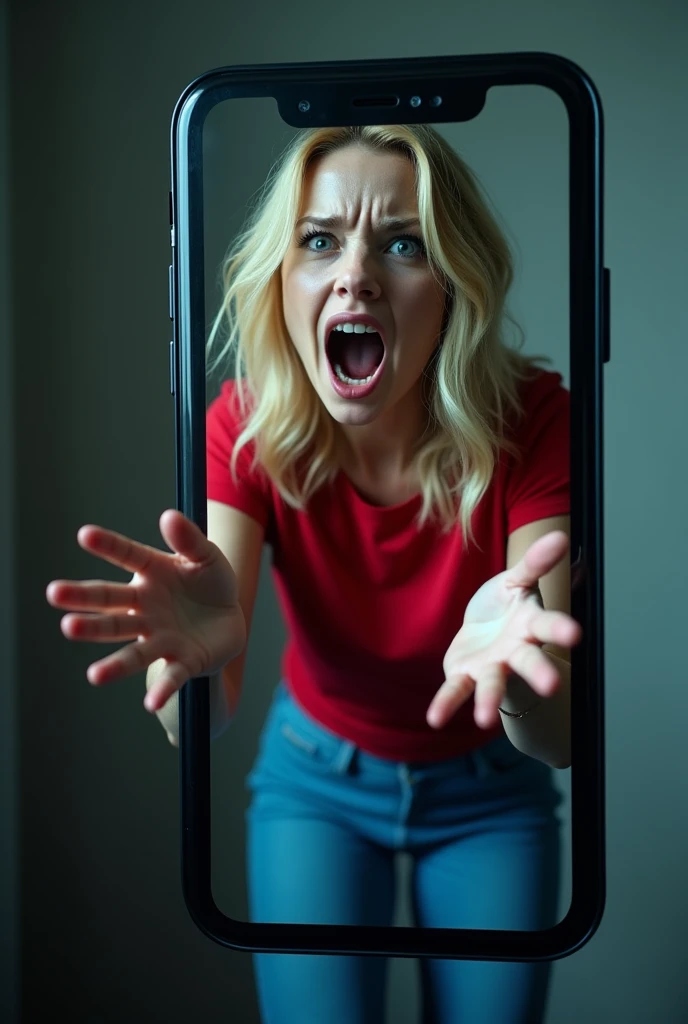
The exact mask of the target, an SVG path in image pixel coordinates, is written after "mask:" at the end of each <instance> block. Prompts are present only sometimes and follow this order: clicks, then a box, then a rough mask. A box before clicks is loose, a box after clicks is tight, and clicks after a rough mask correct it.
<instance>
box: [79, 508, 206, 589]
mask: <svg viewBox="0 0 688 1024" xmlns="http://www.w3.org/2000/svg"><path fill="white" fill-rule="evenodd" d="M159 525H160V533H161V535H162V537H163V539H164V540H165V543H166V544H167V545H168V547H169V548H170V549H171V550H172V551H174V552H176V553H177V554H180V555H182V556H183V557H184V558H187V559H189V560H190V561H192V562H203V561H205V560H206V559H207V558H208V557H209V555H210V554H211V552H212V551H213V550H214V546H213V545H211V544H210V542H209V541H208V539H207V537H206V536H205V534H204V533H203V531H202V530H201V529H199V527H198V526H196V524H195V523H192V522H191V520H190V519H187V518H186V516H185V515H183V514H182V513H181V512H179V511H177V509H167V510H166V511H165V512H163V514H162V515H161V516H160V521H159ZM77 540H78V542H79V545H80V546H81V547H82V548H83V549H84V550H85V551H88V552H89V553H90V554H92V555H97V556H98V557H99V558H102V559H103V560H104V561H106V562H110V564H111V565H117V566H119V568H121V569H125V570H127V571H128V572H131V573H145V572H146V570H147V569H148V568H149V567H150V565H151V563H153V562H155V560H156V559H157V560H159V559H161V558H166V557H167V555H166V553H165V552H164V551H159V550H158V549H157V548H154V547H150V546H149V545H148V544H141V543H140V542H139V541H137V540H132V539H131V537H125V536H124V534H122V533H117V532H116V531H115V530H107V529H105V527H103V526H94V525H92V524H89V525H87V526H82V527H81V529H80V530H79V532H78V533H77Z"/></svg>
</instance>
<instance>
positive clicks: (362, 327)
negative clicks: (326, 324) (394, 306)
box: [335, 322, 377, 334]
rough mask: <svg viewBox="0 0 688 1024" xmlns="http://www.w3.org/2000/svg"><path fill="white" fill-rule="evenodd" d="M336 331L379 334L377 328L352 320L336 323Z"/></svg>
mask: <svg viewBox="0 0 688 1024" xmlns="http://www.w3.org/2000/svg"><path fill="white" fill-rule="evenodd" d="M335 331H344V334H377V331H376V330H375V328H374V327H371V326H370V325H369V324H354V323H351V322H348V323H345V324H336V326H335Z"/></svg>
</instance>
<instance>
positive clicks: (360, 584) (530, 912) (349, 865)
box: [48, 126, 580, 1024]
mask: <svg viewBox="0 0 688 1024" xmlns="http://www.w3.org/2000/svg"><path fill="white" fill-rule="evenodd" d="M511 277H512V269H511V261H510V256H509V251H508V247H507V245H506V242H505V240H504V238H503V236H502V233H501V232H500V230H499V228H498V226H497V224H496V222H495V220H494V218H493V217H492V216H491V214H490V212H489V210H488V207H487V204H486V202H485V201H484V199H483V198H482V196H481V193H480V191H479V188H478V186H477V184H476V182H475V180H474V178H473V176H472V175H471V173H470V171H469V170H468V168H467V167H466V166H465V164H464V163H463V162H462V161H461V160H460V159H459V157H458V156H457V155H456V154H455V153H454V152H453V150H452V149H451V148H450V147H449V146H448V145H447V143H446V142H445V141H443V139H442V138H441V136H440V135H439V134H438V133H436V132H435V131H434V130H433V129H431V128H429V127H409V126H392V127H364V128H335V129H315V130H311V131H308V132H305V133H303V134H301V135H299V136H298V137H297V139H296V140H295V141H294V143H293V144H292V145H291V146H290V148H289V149H288V151H287V152H286V154H285V155H284V157H283V159H282V160H281V161H280V163H279V165H278V166H277V168H276V169H275V171H274V173H273V174H272V175H271V176H270V179H269V180H268V182H267V184H266V187H265V190H264V192H263V194H262V197H261V200H260V202H259V203H258V205H257V207H256V209H255V211H254V213H253V215H252V217H251V220H250V223H249V225H248V227H247V228H246V230H245V231H244V232H243V234H242V236H241V237H240V238H239V239H238V241H237V242H236V244H235V245H234V246H233V249H232V251H231V252H230V254H229V256H228V258H227V261H226V266H225V276H224V281H225V296H224V302H223V306H222V309H221V311H220V315H219V317H218V321H217V323H216V325H215V329H214V331H213V334H212V336H211V339H210V351H211V353H212V352H215V353H216V358H215V366H217V365H218V364H219V365H221V366H223V367H227V366H228V362H229V360H230V358H231V359H232V360H236V365H235V371H234V375H233V376H229V377H228V379H226V380H225V382H224V384H223V386H222V389H221V393H220V395H219V397H218V398H217V399H216V400H215V401H214V402H213V403H212V404H211V406H210V408H209V410H208V413H207V460H208V537H207V539H206V537H204V536H203V534H202V533H201V531H200V530H199V529H198V528H197V527H196V526H195V525H194V524H193V523H191V522H189V521H188V520H187V519H186V518H185V517H184V516H183V515H181V514H180V513H179V512H177V511H174V510H168V511H166V512H164V513H163V515H162V516H161V519H160V529H161V534H162V536H163V538H164V540H165V541H166V543H167V544H168V546H169V547H170V549H171V551H172V553H171V554H170V553H163V552H162V551H158V550H156V549H153V548H150V547H148V546H146V545H143V544H140V543H138V542H136V541H134V540H131V539H129V538H126V537H123V536H121V535H119V534H116V533H113V532H112V531H110V530H106V529H103V528H100V527H97V526H87V527H86V526H85V527H82V529H81V530H80V531H79V535H78V539H79V543H80V544H81V546H82V547H83V548H85V549H86V550H88V551H90V552H91V553H93V554H96V555H99V556H100V557H102V558H103V559H105V560H106V561H109V562H112V563H113V564H115V565H118V566H120V567H122V568H124V569H127V570H129V571H131V572H132V573H133V574H134V575H133V578H132V580H131V582H130V583H129V584H126V585H121V584H112V583H107V582H103V581H90V582H83V583H77V582H67V581H55V582H53V583H51V584H50V586H49V587H48V599H49V600H50V602H51V603H52V604H53V605H54V606H56V607H59V608H63V609H67V610H69V611H71V612H72V614H69V615H66V616H65V617H64V618H63V620H62V629H63V632H64V633H65V635H66V636H68V637H70V638H72V639H85V640H90V641H92V640H103V641H108V642H111V641H112V640H115V639H121V640H122V641H128V642H127V643H126V644H125V646H123V647H122V648H121V649H120V650H118V651H117V652H115V653H113V654H110V655H109V656H108V657H106V658H104V659H103V660H102V661H99V662H96V663H94V664H93V665H91V666H90V668H89V669H88V678H89V680H90V681H91V682H92V683H94V684H96V685H100V684H103V683H108V682H111V681H113V680H116V679H121V678H123V677H125V676H128V675H131V674H133V673H135V672H139V671H141V670H142V669H144V668H145V669H147V670H148V672H147V680H146V684H147V690H148V692H147V696H146V698H145V705H146V707H147V708H148V710H149V711H153V712H155V713H156V714H157V715H158V717H159V719H160V721H161V723H162V724H163V726H164V728H165V730H166V731H167V735H168V738H169V740H170V742H171V743H173V744H176V743H177V738H178V726H177V696H176V695H177V692H178V691H179V689H180V688H181V687H182V686H183V685H184V683H185V682H186V681H187V680H188V679H189V678H191V677H194V676H200V675H210V676H211V718H212V722H211V725H212V730H213V735H217V734H218V733H220V732H221V731H222V730H223V729H224V728H225V727H226V725H227V724H228V723H229V722H230V721H231V719H232V716H233V714H234V713H235V710H236V707H237V703H238V701H239V698H240V694H241V686H242V670H243V664H244V657H245V650H246V639H247V636H248V633H249V630H250V623H251V614H252V609H253V605H254V597H255V593H256V587H257V579H258V569H259V563H260V557H261V550H262V548H263V545H264V544H268V545H270V547H271V548H272V558H273V571H274V579H275V585H276V589H277V593H278V596H279V599H280V601H281V605H282V609H283V614H284V617H285V621H286V624H287V627H288V631H289V641H288V644H287V648H286V650H285V652H284V657H283V669H282V677H283V678H282V681H281V682H280V684H279V685H278V687H277V689H276V693H275V698H274V701H273V705H272V708H271V711H270V714H269V716H268V719H267V722H266V724H265V726H264V729H263V733H262V737H261V743H260V750H259V753H258V757H257V760H256V763H255V765H254V768H253V771H252V773H251V775H250V778H249V785H250V787H251V789H252V791H253V797H252V803H251V807H250V810H249V814H248V865H249V894H250V903H251V914H252V918H253V920H255V921H283V922H291V923H296V922H307V923H324V924H368V925H389V924H391V923H392V918H393V908H394V897H395V892H394V866H395V854H396V853H397V852H398V851H406V852H407V853H409V854H410V855H411V860H412V864H413V871H412V894H411V896H412V903H413V907H414V911H415V916H416V921H417V924H418V925H420V926H425V927H430V928H434V927H450V928H506V929H513V928H518V929H534V928H542V927H547V926H549V925H551V924H553V923H554V921H555V914H556V903H557V892H558V871H559V845H558V844H559V837H558V822H557V816H556V806H557V803H558V795H557V790H556V788H555V787H554V786H553V783H552V768H561V767H566V766H567V765H568V764H569V682H570V668H569V650H570V648H571V647H572V646H573V645H574V644H575V643H577V642H578V640H579V638H580V628H579V626H578V625H577V624H576V622H575V621H574V620H573V619H572V618H571V617H570V615H569V614H568V612H569V560H568V535H569V467H568V450H569V449H568V444H569V441H568V429H569V406H568V394H567V392H566V391H565V390H564V388H563V387H562V385H561V378H560V377H559V375H557V374H554V373H550V372H546V371H544V370H543V369H541V368H539V367H538V366H537V364H536V361H535V360H533V359H528V358H526V357H525V356H524V355H522V354H520V353H519V352H517V351H516V350H515V349H513V348H510V347H509V346H508V345H507V344H506V342H505V340H504V333H503V327H504V321H505V316H506V313H505V299H506V294H507V291H508V289H509V285H510V283H511ZM222 328H227V334H226V336H225V341H224V343H223V342H222V340H221V338H222ZM420 967H421V979H422V993H423V1021H424V1022H425V1024H450V1022H465V1024H516V1022H521V1024H536V1022H537V1021H540V1020H542V1018H543V1014H544V1006H545V999H546V989H547V981H548V976H549V966H548V965H547V964H499V963H473V962H460V961H458V962H457V961H449V960H424V961H421V964H420ZM385 968H386V965H385V961H384V960H382V959H380V958H365V957H361V958H358V957H346V956H342V957H330V956H296V955H265V954H261V955H258V956H257V957H256V969H257V979H258V992H259V998H260V1005H261V1012H262V1015H263V1020H264V1021H265V1022H266V1024H293V1022H295V1021H298V1022H299V1024H322V1022H325V1021H327V1022H328V1024H364V1022H371V1024H380V1022H381V1021H382V1020H383V1019H384V1017H385V1009H384V999H385Z"/></svg>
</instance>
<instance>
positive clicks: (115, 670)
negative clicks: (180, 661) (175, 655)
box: [86, 637, 171, 686]
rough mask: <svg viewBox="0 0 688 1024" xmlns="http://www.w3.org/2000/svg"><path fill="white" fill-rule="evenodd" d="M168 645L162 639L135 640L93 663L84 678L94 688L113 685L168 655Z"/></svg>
mask: <svg viewBox="0 0 688 1024" xmlns="http://www.w3.org/2000/svg"><path fill="white" fill-rule="evenodd" d="M170 646H171V645H170V644H169V643H168V644H164V642H163V638H162V637H156V639H155V640H137V641H136V642H135V643H132V644H128V645H127V646H126V647H122V648H120V650H118V651H114V652H113V653H112V654H109V655H108V656H107V657H106V658H102V659H101V660H100V661H94V662H93V664H92V665H89V667H88V669H87V670H86V678H87V679H88V681H89V683H92V684H93V685H94V686H103V685H105V684H106V683H113V682H115V680H117V679H124V678H126V677H127V676H133V675H135V674H136V673H137V672H143V671H144V669H147V668H148V666H149V665H150V664H151V662H152V661H156V660H157V659H158V658H161V657H164V655H165V653H169V649H170Z"/></svg>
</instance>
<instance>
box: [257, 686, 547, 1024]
mask: <svg viewBox="0 0 688 1024" xmlns="http://www.w3.org/2000/svg"><path fill="white" fill-rule="evenodd" d="M551 776H552V772H551V770H550V769H549V768H548V767H547V766H546V765H543V764H542V763H541V762H539V761H535V760H534V759H533V758H529V757H526V756H525V755H523V754H520V753H519V752H518V751H517V750H516V749H515V748H514V747H513V746H512V744H511V743H510V742H509V740H508V739H507V738H506V737H500V738H499V739H497V740H496V741H493V742H490V743H489V744H487V745H486V746H485V747H483V748H481V749H480V750H477V751H473V752H471V753H469V754H466V755H464V756H462V757H458V758H454V759H452V760H449V761H442V762H438V763H434V762H423V763H413V762H412V763H400V762H395V761H389V760H385V759H382V758H378V757H373V756H372V755H370V754H367V753H365V752H363V751H361V750H360V749H359V748H358V747H357V746H356V745H355V744H353V743H350V742H348V741H347V740H343V739H341V738H340V737H338V736H336V735H334V734H333V733H332V732H330V731H329V730H328V729H325V728H323V727H322V726H320V725H319V724H318V723H317V722H315V721H314V720H313V719H311V718H310V717H309V716H308V715H307V714H306V713H305V712H304V711H302V710H301V709H300V708H299V707H298V705H297V704H296V703H295V702H294V700H293V699H292V698H291V697H290V696H289V694H288V692H287V691H286V689H285V687H284V685H283V684H280V685H279V686H278V687H277V690H276V693H275V697H274V700H273V703H272V707H271V709H270V712H269V715H268V718H267V720H266V723H265V726H264V729H263V732H262V736H261V742H260V749H259V753H258V757H257V760H256V763H255V765H254V767H253V770H252V771H251V773H250V775H249V777H248V780H247V785H248V786H249V788H250V789H251V790H252V792H253V799H252V802H251V805H250V807H249V810H248V812H247V827H248V851H247V859H248V889H249V903H250V914H251V919H252V920H253V921H262V922H266V921H272V922H287V923H292V924H296V923H305V924H368V925H379V926H388V925H391V924H392V923H393V915H394V897H395V892H394V888H395V887H394V874H395V854H396V853H398V852H401V851H404V852H406V853H408V854H410V857H411V863H412V875H411V886H412V891H411V894H410V895H411V906H412V908H413V914H414V917H415V921H414V923H415V924H416V925H417V926H418V927H424V928H503V929H539V928H545V927H550V926H551V925H553V924H554V923H555V921H556V914H557V897H558V889H559V866H560V864H559V862H560V850H559V842H560V840H559V822H558V818H557V815H556V807H557V805H558V803H559V801H560V795H559V793H558V791H557V790H556V789H555V787H554V786H553V784H552V778H551ZM254 963H255V969H256V979H257V985H258V996H259V1001H260V1007H261V1014H262V1020H263V1022H264V1024H296V1022H298V1024H383V1022H384V1020H385V983H386V966H387V959H386V958H383V957H356V956H326V955H304V954H291V953H286V954H285V953H280V954H275V953H273V954H269V953H260V954H256V955H255V957H254ZM419 964H420V971H421V993H422V1003H423V1017H422V1019H423V1024H538V1022H539V1021H542V1019H543V1014H544V1007H545V1000H546V995H547V986H548V980H549V976H550V969H551V965H550V964H549V963H537V964H532V963H531V964H529V963H526V964H522V963H492V962H475V961H462V960H437V959H420V960H419Z"/></svg>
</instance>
